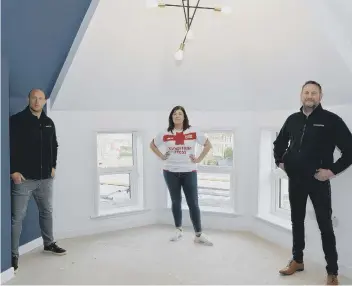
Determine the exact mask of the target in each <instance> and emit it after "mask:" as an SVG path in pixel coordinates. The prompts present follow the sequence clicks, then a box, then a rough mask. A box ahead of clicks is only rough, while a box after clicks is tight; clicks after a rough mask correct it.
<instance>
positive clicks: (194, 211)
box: [150, 106, 213, 246]
mask: <svg viewBox="0 0 352 286" xmlns="http://www.w3.org/2000/svg"><path fill="white" fill-rule="evenodd" d="M196 143H198V144H200V145H203V146H204V148H203V151H202V153H201V154H200V156H199V157H198V158H196V156H195V147H196ZM162 144H164V145H166V148H167V152H166V153H165V154H162V153H161V152H160V150H159V149H158V147H160V146H161V145H162ZM211 147H212V146H211V143H210V142H209V140H208V138H207V137H206V136H205V134H204V133H202V132H200V131H199V130H197V129H194V128H193V127H191V126H190V125H189V121H188V116H187V113H186V111H185V109H184V108H183V107H182V106H176V107H174V108H173V109H172V110H171V112H170V115H169V127H168V128H167V130H165V131H164V132H161V133H159V134H158V135H157V136H156V137H155V138H154V139H153V141H152V142H151V143H150V148H151V149H152V150H153V152H154V153H155V154H156V155H157V156H158V157H159V158H161V159H162V160H164V161H165V163H164V170H163V173H164V178H165V182H166V185H167V187H168V189H169V192H170V197H171V201H172V214H173V217H174V221H175V226H176V233H175V235H174V236H173V237H172V238H171V241H177V240H179V239H180V238H181V237H182V235H183V231H182V207H181V200H182V196H181V187H182V189H183V192H184V194H185V197H186V201H187V205H188V208H189V213H190V217H191V221H192V224H193V228H194V231H195V239H194V242H197V243H202V244H205V245H209V246H211V245H213V243H212V242H211V241H210V240H209V238H207V237H206V236H205V235H204V233H203V232H202V226H201V218H200V209H199V204H198V181H197V163H199V162H201V161H202V160H203V159H204V157H205V156H206V154H207V153H208V152H209V150H210V149H211Z"/></svg>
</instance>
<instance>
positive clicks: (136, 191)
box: [94, 130, 145, 217]
mask: <svg viewBox="0 0 352 286" xmlns="http://www.w3.org/2000/svg"><path fill="white" fill-rule="evenodd" d="M99 134H132V160H133V166H126V167H108V168H100V167H99V166H98V164H97V163H98V152H97V150H98V142H97V138H98V136H99ZM94 136H95V138H94V139H95V141H94V142H95V144H94V147H95V148H94V150H95V155H96V160H95V162H96V164H95V166H96V180H97V187H96V192H95V196H94V216H95V217H99V216H106V215H113V214H117V213H121V212H128V211H130V210H132V209H130V208H131V207H138V209H143V208H144V206H145V196H144V192H143V142H142V134H141V132H139V131H132V130H102V131H96V132H94ZM110 174H129V179H130V192H131V199H130V200H128V201H125V202H121V203H118V204H117V205H116V208H114V209H112V210H111V212H109V213H106V212H103V213H101V212H100V175H110Z"/></svg>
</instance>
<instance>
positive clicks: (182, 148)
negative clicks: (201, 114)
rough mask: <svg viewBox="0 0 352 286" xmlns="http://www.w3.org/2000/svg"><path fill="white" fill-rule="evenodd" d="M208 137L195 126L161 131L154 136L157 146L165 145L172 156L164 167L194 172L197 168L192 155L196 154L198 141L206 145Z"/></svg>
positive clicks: (175, 170) (172, 170)
mask: <svg viewBox="0 0 352 286" xmlns="http://www.w3.org/2000/svg"><path fill="white" fill-rule="evenodd" d="M206 141H207V137H206V136H205V134H204V133H203V132H201V131H200V130H198V129H195V128H193V127H190V128H188V129H187V130H184V131H181V132H180V131H179V132H177V131H176V130H173V132H168V131H167V130H165V131H164V132H160V133H159V134H158V135H157V136H156V137H155V138H154V144H155V146H157V147H159V146H161V145H163V144H164V145H165V146H166V148H167V151H168V152H169V153H170V156H169V158H168V159H167V160H165V161H164V162H165V163H164V169H165V170H168V171H171V172H192V171H195V170H196V169H197V164H195V163H193V162H192V161H191V159H190V155H194V156H195V155H196V150H195V149H196V143H198V144H200V145H202V146H204V144H205V142H206Z"/></svg>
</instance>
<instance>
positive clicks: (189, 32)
mask: <svg viewBox="0 0 352 286" xmlns="http://www.w3.org/2000/svg"><path fill="white" fill-rule="evenodd" d="M186 39H187V40H192V39H194V34H193V31H192V30H189V31H188V33H187V36H186Z"/></svg>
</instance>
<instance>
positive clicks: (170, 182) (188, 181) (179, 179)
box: [164, 170, 202, 232]
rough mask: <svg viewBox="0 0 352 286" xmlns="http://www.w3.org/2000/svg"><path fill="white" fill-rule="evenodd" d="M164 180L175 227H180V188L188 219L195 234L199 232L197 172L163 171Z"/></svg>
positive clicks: (200, 229)
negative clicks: (189, 218)
mask: <svg viewBox="0 0 352 286" xmlns="http://www.w3.org/2000/svg"><path fill="white" fill-rule="evenodd" d="M164 178H165V182H166V184H167V187H168V189H169V192H170V197H171V202H172V214H173V216H174V221H175V226H176V227H181V226H182V207H181V204H182V196H181V187H182V189H183V192H184V194H185V197H186V201H187V205H188V208H189V213H190V217H191V220H192V223H193V228H194V231H195V232H201V231H202V226H201V220H200V209H199V204H198V181H197V172H181V173H179V172H177V173H176V172H170V171H166V170H164Z"/></svg>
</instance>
